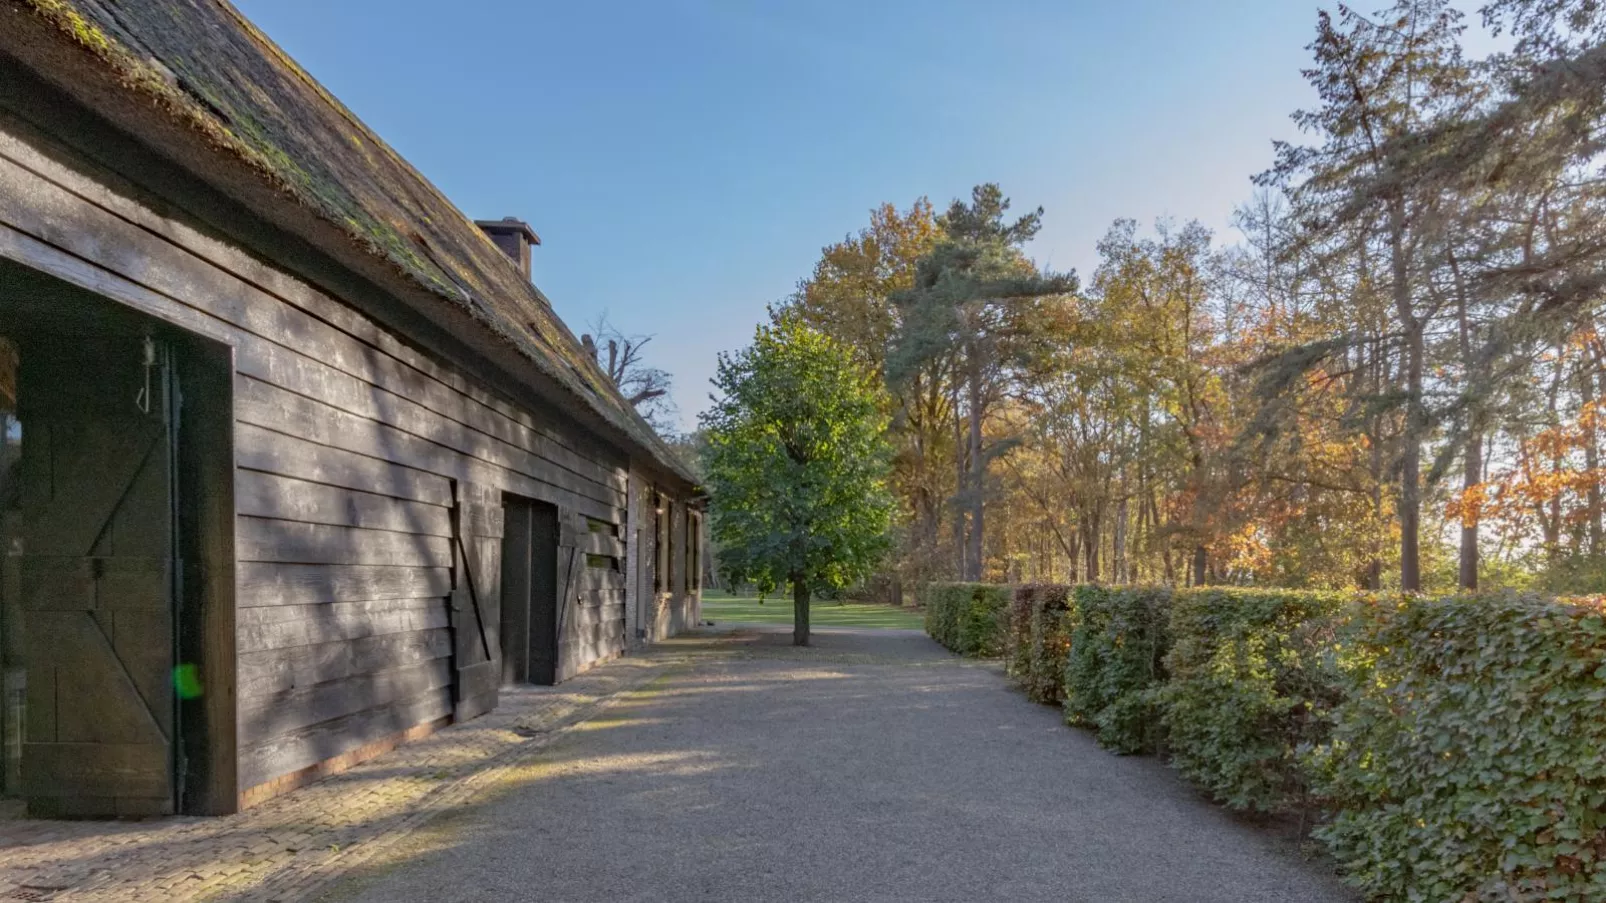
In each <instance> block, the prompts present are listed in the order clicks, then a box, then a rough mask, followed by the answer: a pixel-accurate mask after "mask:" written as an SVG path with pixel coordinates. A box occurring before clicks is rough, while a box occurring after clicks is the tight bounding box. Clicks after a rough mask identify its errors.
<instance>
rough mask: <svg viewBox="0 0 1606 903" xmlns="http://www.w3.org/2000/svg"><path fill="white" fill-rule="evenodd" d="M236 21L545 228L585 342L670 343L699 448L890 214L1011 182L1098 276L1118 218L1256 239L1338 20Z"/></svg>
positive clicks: (890, 4)
mask: <svg viewBox="0 0 1606 903" xmlns="http://www.w3.org/2000/svg"><path fill="white" fill-rule="evenodd" d="M236 3H237V4H238V5H239V6H240V8H241V9H242V10H243V11H244V12H245V13H246V15H248V16H249V17H250V18H251V19H252V20H253V21H255V22H256V23H257V24H258V25H259V26H261V27H262V28H263V30H264V31H266V32H267V34H268V35H269V36H270V37H272V38H273V39H274V40H276V41H277V42H278V43H279V44H281V45H282V46H283V47H284V48H285V49H286V50H288V51H289V53H290V54H291V55H292V56H293V57H295V58H296V59H297V60H299V61H300V62H301V64H302V65H303V66H305V67H306V68H307V69H308V71H310V72H311V73H312V74H313V75H314V76H315V77H316V78H318V79H319V80H320V81H322V82H323V83H324V84H325V85H326V86H327V87H329V88H330V89H331V90H332V91H333V92H334V93H335V94H336V96H338V97H340V98H341V100H343V101H344V102H345V103H346V105H347V106H348V107H350V108H351V109H352V110H353V111H354V112H356V114H357V115H358V116H360V117H361V118H362V119H363V120H364V121H366V122H367V123H368V124H369V126H371V127H372V128H373V129H375V130H376V131H377V132H378V133H379V134H380V135H381V136H382V137H383V138H385V140H386V141H388V142H389V143H390V144H391V145H392V146H393V147H395V148H396V149H397V150H398V151H399V152H400V153H401V154H402V155H403V156H405V157H407V158H408V159H409V160H410V161H411V162H412V163H413V164H414V165H415V166H416V167H418V169H419V170H421V171H422V172H423V173H424V175H425V176H427V177H428V178H429V179H430V180H431V181H433V182H434V183H435V185H437V186H438V187H439V188H440V189H441V190H442V191H444V192H445V193H446V194H447V196H448V197H450V198H451V199H452V200H453V201H454V202H455V203H456V204H457V205H458V206H459V207H461V208H462V209H463V210H464V211H465V212H467V213H468V214H469V215H470V216H472V217H476V218H496V217H501V216H507V215H512V216H518V217H521V218H523V219H526V220H528V221H529V222H530V223H531V224H532V225H533V226H534V227H535V229H536V231H537V232H539V233H540V234H541V237H542V240H543V247H541V248H539V249H537V251H536V257H535V281H536V283H537V284H538V285H540V286H541V288H542V290H543V291H545V292H546V293H547V294H548V295H549V296H550V297H551V298H552V299H553V302H554V304H555V305H556V306H557V308H558V311H559V313H560V314H561V315H562V316H563V317H564V318H565V319H566V320H567V321H568V322H569V324H570V326H571V327H573V328H574V329H575V331H576V332H580V331H584V329H585V324H586V323H587V322H589V321H591V320H593V319H594V318H595V317H597V316H598V315H599V314H600V313H602V312H603V311H607V312H608V314H609V317H610V319H611V320H612V321H614V322H615V323H616V324H618V325H620V326H621V327H623V328H625V329H626V330H627V331H630V332H640V333H650V334H654V335H656V339H655V340H654V341H653V343H652V344H651V345H649V346H648V354H649V357H650V358H651V360H652V362H653V363H655V364H657V365H658V366H661V367H663V368H664V369H666V370H668V371H670V372H671V373H672V374H673V376H674V377H675V381H676V385H675V392H674V396H675V398H676V401H677V402H678V405H679V407H680V410H681V413H682V418H683V420H684V422H685V424H686V425H688V426H690V425H691V424H692V423H693V422H694V415H695V413H696V412H697V411H698V410H700V409H702V407H704V405H705V403H706V399H707V396H708V391H709V387H708V379H709V377H710V376H711V375H712V373H713V369H714V361H715V354H716V352H718V351H721V350H729V349H733V348H738V347H740V346H742V345H744V344H746V342H747V341H748V339H750V338H751V335H752V329H753V327H754V325H755V324H756V323H757V322H759V321H760V320H761V319H762V318H763V316H764V307H765V305H766V304H767V303H770V302H773V301H777V300H779V299H781V298H783V297H785V296H786V295H787V294H788V293H790V292H791V291H792V289H793V288H794V286H795V285H796V283H797V280H798V279H800V278H802V277H803V276H806V275H807V274H808V272H809V271H810V269H811V268H812V266H813V263H814V260H815V259H816V258H817V256H818V254H819V250H820V248H821V247H822V246H824V245H826V244H829V243H832V242H835V241H838V240H840V239H841V238H842V237H843V236H844V235H846V234H847V233H849V232H852V231H855V230H857V229H858V228H860V227H861V226H863V225H864V224H865V223H866V222H867V220H868V211H869V209H870V208H871V207H873V206H875V205H877V204H879V203H881V202H883V201H892V202H895V203H897V204H898V205H899V206H906V205H907V204H908V203H909V202H911V201H913V200H914V199H916V198H918V197H921V196H923V195H924V196H929V197H930V198H931V199H932V200H933V201H934V202H935V203H937V205H938V206H939V207H942V206H945V205H946V204H947V202H948V201H949V200H951V199H952V198H954V197H957V196H960V195H966V194H968V192H969V190H970V187H971V186H972V185H974V184H976V183H978V182H984V181H996V182H999V183H1000V184H1001V185H1003V187H1004V190H1005V191H1006V192H1007V193H1008V194H1009V195H1010V196H1011V197H1013V198H1014V200H1015V202H1016V205H1017V207H1029V206H1035V205H1039V204H1040V205H1042V206H1043V207H1044V208H1045V210H1046V215H1045V226H1044V229H1043V231H1042V233H1041V235H1040V236H1039V238H1038V239H1037V241H1036V242H1035V243H1034V244H1033V246H1032V248H1031V252H1032V254H1033V256H1034V257H1036V258H1037V259H1038V260H1039V261H1042V262H1045V263H1048V264H1051V265H1052V266H1054V267H1055V268H1060V269H1063V268H1069V267H1076V268H1078V269H1080V270H1081V271H1082V272H1083V273H1084V275H1085V274H1087V273H1088V272H1090V270H1091V267H1092V266H1093V264H1094V263H1095V254H1094V247H1093V246H1094V243H1095V242H1096V241H1097V240H1098V239H1099V237H1100V236H1102V235H1103V234H1104V232H1105V230H1106V229H1108V227H1109V225H1110V223H1111V221H1112V220H1114V219H1116V218H1117V217H1132V218H1135V219H1138V220H1139V221H1142V222H1149V221H1152V220H1154V219H1155V218H1157V217H1170V218H1174V219H1178V220H1185V219H1199V220H1201V221H1203V222H1205V223H1206V224H1207V225H1210V226H1212V227H1214V228H1216V229H1217V231H1218V234H1219V235H1220V236H1221V237H1222V238H1224V239H1231V238H1232V237H1233V236H1231V234H1230V232H1229V231H1228V225H1227V224H1228V221H1229V218H1230V215H1231V212H1232V209H1233V207H1234V206H1235V205H1236V204H1238V203H1241V202H1242V201H1244V200H1246V199H1248V198H1249V196H1250V195H1251V193H1252V191H1253V188H1252V186H1251V185H1250V183H1249V177H1250V176H1251V175H1252V174H1253V173H1255V172H1257V171H1260V170H1262V169H1264V168H1265V167H1266V166H1267V165H1268V164H1269V163H1270V161H1271V154H1272V151H1271V140H1272V139H1273V138H1291V137H1295V132H1294V130H1293V127H1292V125H1291V123H1290V122H1289V119H1288V114H1289V113H1291V112H1292V111H1293V110H1295V109H1297V108H1298V107H1300V106H1301V105H1303V104H1306V103H1307V102H1308V101H1309V94H1308V91H1307V89H1306V86H1305V84H1304V82H1303V80H1302V78H1301V77H1300V74H1299V70H1300V68H1301V67H1302V66H1303V65H1304V64H1305V62H1306V53H1305V50H1304V48H1305V46H1306V45H1307V44H1308V43H1309V41H1310V37H1311V35H1312V33H1313V31H1314V24H1315V14H1316V9H1317V5H1318V4H1317V3H1316V2H1303V0H1211V2H1198V0H1125V2H1119V3H1111V2H1107V0H1105V2H1092V0H1059V2H1046V0H1045V2H1036V0H1006V2H999V3H978V2H974V0H970V2H960V0H856V2H844V0H810V2H806V3H781V2H769V3H765V2H749V3H739V2H706V0H664V2H639V3H621V2H609V0H587V2H579V3H576V2H565V3H557V2H547V0H541V2H521V0H498V2H490V0H459V2H456V3H452V4H442V3H440V2H438V0H429V2H425V0H340V2H330V0H236Z"/></svg>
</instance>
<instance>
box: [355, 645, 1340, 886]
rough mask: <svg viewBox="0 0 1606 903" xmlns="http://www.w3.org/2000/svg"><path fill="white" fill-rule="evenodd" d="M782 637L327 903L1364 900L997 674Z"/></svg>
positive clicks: (914, 651) (471, 812)
mask: <svg viewBox="0 0 1606 903" xmlns="http://www.w3.org/2000/svg"><path fill="white" fill-rule="evenodd" d="M789 640H790V636H789V633H788V632H787V630H786V629H785V628H781V627H764V628H760V629H758V630H756V631H752V632H750V633H749V634H748V635H747V636H746V638H744V639H739V640H732V639H731V638H729V637H722V638H713V637H710V638H708V639H706V640H704V641H702V642H705V643H706V644H707V645H706V647H705V648H703V649H701V650H699V651H700V652H701V653H702V654H698V655H694V656H692V657H691V658H690V660H689V663H688V664H686V665H684V666H682V667H679V668H676V669H673V670H671V671H670V672H668V673H667V674H666V675H665V676H663V677H661V678H660V679H658V680H657V681H656V682H654V683H653V684H651V685H649V686H647V687H645V688H643V689H641V690H638V691H636V692H633V693H628V694H626V695H625V696H623V697H621V698H620V699H618V700H616V701H615V702H614V703H613V704H612V705H610V706H609V707H608V708H607V709H606V710H604V711H602V712H600V713H599V714H598V716H597V717H596V718H594V719H592V720H591V721H589V722H586V723H584V724H581V725H579V726H577V727H575V728H574V729H572V730H570V731H569V732H567V733H566V734H564V735H562V736H559V737H556V738H554V741H553V742H552V743H551V744H550V745H548V746H546V747H545V748H543V749H542V750H541V751H540V752H539V753H538V754H536V755H533V756H532V757H530V758H529V759H528V760H527V761H525V762H523V763H521V764H520V765H519V766H517V767H513V768H510V769H507V770H506V771H507V773H506V774H505V775H504V776H503V778H502V779H501V780H499V781H496V782H494V783H493V784H491V785H490V786H488V787H486V788H484V789H482V790H481V791H480V792H479V794H478V795H477V796H476V797H474V798H473V799H472V800H471V802H469V803H468V804H466V805H464V806H463V807H462V808H460V809H458V810H456V811H455V812H453V813H452V814H451V815H449V816H446V817H443V818H440V819H437V820H436V821H435V822H434V823H432V824H431V825H429V826H427V827H425V828H423V829H421V830H419V831H416V832H414V834H413V835H412V836H411V837H410V838H409V839H408V840H407V841H405V842H404V843H402V844H399V845H398V846H397V849H395V850H393V851H392V854H391V855H390V856H388V857H386V861H383V862H375V863H371V864H370V865H368V866H366V867H365V868H364V869H363V870H361V872H360V873H357V874H354V875H353V876H351V877H350V878H348V880H347V881H346V882H344V883H343V884H340V885H337V886H336V887H335V889H334V890H333V891H332V892H331V893H330V894H329V895H328V896H327V897H326V899H331V900H353V899H354V900H361V901H373V903H381V901H383V903H392V901H409V900H418V901H430V903H454V901H469V900H542V901H591V900H598V901H610V903H619V901H665V900H668V901H683V900H684V901H691V900H696V901H743V903H747V901H754V903H756V901H771V900H774V901H816V900H817V901H843V900H878V901H880V900H885V901H911V903H912V901H948V900H954V901H958V900H1010V901H1036V900H1043V901H1049V900H1052V901H1056V903H1068V901H1070V903H1074V901H1088V903H1093V901H1097V903H1118V901H1133V903H1158V901H1178V903H1184V901H1186V903H1214V901H1221V903H1227V901H1231V903H1258V901H1289V903H1325V901H1354V900H1355V899H1356V898H1355V897H1354V896H1353V895H1352V894H1350V893H1349V892H1348V891H1347V890H1345V889H1344V888H1343V887H1342V886H1341V885H1340V884H1339V883H1338V882H1337V881H1336V879H1334V878H1333V876H1332V875H1331V874H1330V870H1329V869H1327V868H1325V867H1324V866H1322V865H1321V864H1320V863H1309V862H1304V861H1302V860H1301V859H1300V858H1299V857H1298V856H1297V855H1296V854H1295V852H1294V851H1293V850H1292V848H1291V846H1290V845H1289V844H1288V843H1287V842H1286V841H1277V840H1274V839H1273V838H1272V837H1271V835H1269V834H1268V833H1267V832H1266V831H1264V830H1262V829H1259V828H1256V827H1254V826H1251V825H1249V824H1246V823H1244V822H1243V821H1241V820H1239V819H1236V818H1234V817H1233V816H1231V815H1229V814H1227V813H1226V812H1224V811H1222V810H1220V809H1219V808H1217V807H1215V806H1213V805H1211V804H1210V803H1208V802H1207V801H1205V800H1203V799H1201V798H1200V797H1199V796H1198V795H1197V794H1196V793H1195V792H1193V791H1192V790H1190V789H1189V788H1188V787H1187V786H1186V785H1185V784H1183V783H1182V782H1181V781H1180V780H1178V779H1177V778H1176V776H1175V775H1173V774H1172V773H1171V772H1170V771H1169V770H1168V769H1166V767H1165V766H1164V765H1162V764H1160V763H1159V762H1157V761H1155V760H1152V759H1143V758H1120V757H1117V756H1113V755H1110V754H1109V753H1106V752H1105V751H1103V750H1102V749H1099V748H1098V746H1097V745H1096V744H1095V743H1094V742H1093V740H1092V739H1091V738H1090V737H1089V736H1088V735H1087V734H1085V733H1083V732H1081V731H1078V730H1073V729H1071V728H1067V727H1066V726H1065V725H1064V724H1063V723H1062V722H1061V719H1060V714H1059V712H1058V711H1057V710H1055V709H1052V708H1046V707H1043V706H1038V705H1034V704H1032V703H1030V702H1028V701H1027V700H1026V699H1024V698H1023V697H1022V696H1021V695H1020V694H1019V693H1017V692H1016V691H1014V690H1013V689H1011V688H1010V687H1009V686H1008V684H1007V682H1006V680H1005V678H1004V677H1003V675H1002V674H1001V673H1000V672H999V670H998V668H997V667H996V666H995V665H991V664H985V663H976V662H965V661H961V660H959V659H956V658H954V657H952V656H950V655H949V654H948V653H946V652H944V651H943V650H941V649H940V648H939V647H938V646H937V645H936V644H935V643H933V642H932V641H931V640H929V639H928V638H926V637H925V636H924V635H922V634H920V633H918V632H915V631H902V630H850V629H833V630H821V631H819V632H818V633H817V634H816V645H815V646H814V647H812V648H809V649H794V648H792V647H791V646H789V645H787V643H788V642H789ZM695 642H697V641H694V644H695Z"/></svg>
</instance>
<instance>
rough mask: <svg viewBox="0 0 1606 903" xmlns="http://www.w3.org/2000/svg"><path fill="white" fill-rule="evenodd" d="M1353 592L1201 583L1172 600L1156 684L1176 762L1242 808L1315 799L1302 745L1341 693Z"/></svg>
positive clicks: (1318, 736) (1324, 729) (1328, 717)
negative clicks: (1162, 676) (1166, 648)
mask: <svg viewBox="0 0 1606 903" xmlns="http://www.w3.org/2000/svg"><path fill="white" fill-rule="evenodd" d="M1355 604H1356V603H1355V597H1354V596H1353V595H1350V594H1347V593H1334V592H1298V591H1290V590H1258V589H1224V588H1204V589H1191V590H1179V591H1178V592H1177V593H1176V595H1175V596H1174V598H1173V599H1172V602H1171V619H1170V637H1171V650H1170V652H1169V653H1168V654H1167V655H1166V660H1165V665H1166V671H1167V673H1168V675H1169V679H1168V680H1167V682H1166V683H1165V685H1164V686H1163V687H1161V688H1159V689H1158V690H1157V691H1156V694H1155V699H1156V701H1157V702H1158V705H1159V712H1160V721H1161V724H1162V726H1163V727H1164V729H1165V736H1166V746H1167V751H1168V752H1169V753H1170V754H1171V761H1172V764H1173V765H1174V766H1175V767H1176V768H1177V770H1178V771H1180V772H1182V774H1183V775H1185V776H1186V777H1187V778H1188V779H1189V780H1191V781H1192V782H1194V783H1195V784H1197V785H1198V786H1199V787H1201V788H1202V789H1204V790H1206V791H1207V792H1209V793H1210V794H1212V795H1213V796H1215V797H1216V798H1217V799H1218V800H1220V801H1221V802H1223V803H1225V804H1226V805H1228V806H1230V807H1232V808H1234V809H1247V810H1253V811H1259V812H1278V811H1285V810H1289V809H1292V808H1296V807H1301V806H1306V805H1308V798H1307V797H1308V789H1309V778H1308V776H1307V774H1306V773H1305V770H1304V767H1303V764H1302V762H1301V760H1300V755H1299V754H1300V751H1301V750H1302V749H1303V748H1306V747H1311V746H1314V745H1316V744H1319V743H1322V742H1325V741H1326V740H1327V738H1328V736H1329V734H1330V732H1331V729H1332V715H1333V709H1334V708H1335V707H1336V706H1338V704H1339V703H1340V702H1342V701H1343V699H1344V694H1345V681H1346V673H1345V671H1346V667H1348V666H1352V665H1353V662H1351V661H1349V657H1348V654H1347V653H1346V651H1345V649H1344V644H1343V642H1342V630H1343V625H1344V624H1345V622H1346V621H1347V620H1348V613H1349V612H1350V611H1351V610H1352V608H1353V606H1354V605H1355Z"/></svg>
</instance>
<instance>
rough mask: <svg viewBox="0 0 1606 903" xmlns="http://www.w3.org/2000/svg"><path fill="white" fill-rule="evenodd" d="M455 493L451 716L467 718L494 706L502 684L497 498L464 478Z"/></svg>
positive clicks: (499, 502) (499, 512)
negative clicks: (453, 669)
mask: <svg viewBox="0 0 1606 903" xmlns="http://www.w3.org/2000/svg"><path fill="white" fill-rule="evenodd" d="M457 493H458V497H457V510H456V524H457V526H456V533H457V535H456V537H454V540H453V542H452V559H453V563H454V567H453V577H454V580H455V584H454V587H453V590H452V634H453V649H452V652H453V659H454V661H455V665H456V669H457V674H456V678H455V680H454V681H453V688H454V699H453V703H454V705H453V713H452V717H453V719H454V720H457V721H466V720H468V719H470V718H474V717H477V716H479V715H483V714H485V713H486V712H489V711H490V710H492V709H494V708H496V702H497V688H498V687H500V686H501V684H502V641H501V638H500V637H499V635H498V634H499V633H500V631H501V627H502V616H501V611H500V608H501V600H502V589H501V583H502V563H501V558H502V498H501V493H500V492H494V491H491V490H489V489H486V488H484V487H478V486H474V485H472V484H468V483H459V484H457Z"/></svg>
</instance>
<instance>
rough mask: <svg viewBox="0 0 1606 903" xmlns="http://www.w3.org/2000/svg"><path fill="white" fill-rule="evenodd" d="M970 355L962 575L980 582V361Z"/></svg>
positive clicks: (984, 475)
mask: <svg viewBox="0 0 1606 903" xmlns="http://www.w3.org/2000/svg"><path fill="white" fill-rule="evenodd" d="M969 357H970V379H969V382H970V387H969V388H970V399H969V401H970V411H969V414H970V487H969V489H970V493H971V495H970V553H969V554H968V555H966V556H965V563H966V565H968V566H969V568H970V573H969V575H968V576H967V578H966V579H968V580H970V581H971V582H973V583H980V582H981V579H982V572H983V570H984V569H983V566H982V565H983V561H984V559H983V549H984V546H983V545H982V538H983V533H984V530H983V526H984V521H983V519H982V515H983V511H982V509H983V507H984V505H985V500H984V496H985V495H986V491H985V490H986V486H987V465H986V462H985V461H984V460H983V459H982V455H981V415H982V399H981V361H980V360H979V359H978V358H977V356H976V355H975V354H974V353H972V354H970V355H969Z"/></svg>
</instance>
